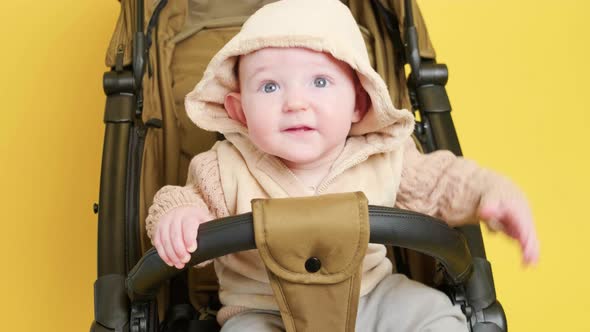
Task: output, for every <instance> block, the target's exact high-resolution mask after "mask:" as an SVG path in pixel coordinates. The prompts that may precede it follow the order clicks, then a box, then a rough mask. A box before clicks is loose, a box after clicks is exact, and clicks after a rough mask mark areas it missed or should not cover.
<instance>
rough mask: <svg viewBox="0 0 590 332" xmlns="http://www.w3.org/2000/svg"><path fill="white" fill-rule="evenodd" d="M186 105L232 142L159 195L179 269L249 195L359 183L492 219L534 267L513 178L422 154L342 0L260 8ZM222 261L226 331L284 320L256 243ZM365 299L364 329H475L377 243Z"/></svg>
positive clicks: (416, 203)
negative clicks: (206, 227)
mask: <svg viewBox="0 0 590 332" xmlns="http://www.w3.org/2000/svg"><path fill="white" fill-rule="evenodd" d="M186 106H187V112H188V114H189V116H190V118H191V119H192V120H193V121H194V122H195V123H196V124H197V125H198V126H200V127H201V128H204V129H206V130H211V131H218V132H221V133H223V134H224V135H225V137H226V139H227V140H226V141H222V142H218V143H217V144H216V145H215V146H214V147H213V148H212V149H211V150H209V151H207V152H204V153H201V154H199V155H197V156H196V157H194V158H193V160H192V162H191V165H190V167H189V174H188V180H187V184H186V186H184V187H174V186H167V187H164V188H162V189H161V190H160V191H159V192H158V193H157V194H156V196H155V198H154V204H153V205H152V207H151V208H150V213H149V216H148V218H147V221H146V224H147V229H148V235H149V236H150V238H151V239H152V243H153V245H154V246H155V248H156V249H157V251H158V254H159V255H160V257H161V258H162V259H163V260H164V261H165V262H166V263H167V264H168V265H170V266H176V267H177V268H183V267H184V265H185V263H187V262H188V261H189V258H190V253H191V252H194V251H195V250H197V243H196V236H197V232H198V229H199V225H200V224H201V223H204V222H207V221H210V220H212V219H215V218H221V217H224V216H228V215H233V214H239V213H245V212H249V211H250V209H251V207H250V201H251V200H252V199H254V198H282V197H300V196H311V195H320V194H327V193H336V192H352V191H363V192H364V193H365V195H366V196H367V198H368V199H369V203H370V204H374V205H383V206H396V207H400V208H404V209H410V210H414V211H418V212H422V213H427V214H430V215H433V216H436V217H439V218H442V219H444V220H445V221H447V222H448V223H449V225H451V226H459V225H464V224H467V223H475V222H478V221H477V220H479V219H481V220H484V222H485V223H486V225H488V226H489V227H490V228H492V229H494V230H501V231H503V232H505V233H506V234H508V235H509V236H511V237H513V238H514V239H516V240H517V241H518V242H519V243H520V246H521V248H522V252H523V260H524V262H525V263H533V262H535V261H536V260H537V257H538V254H539V248H538V247H539V245H538V241H537V238H536V235H535V230H534V226H533V223H532V217H531V212H530V210H529V208H528V205H527V202H526V199H525V198H524V196H523V194H522V193H521V192H520V191H519V190H518V189H517V188H516V187H515V186H514V185H512V184H511V182H509V181H508V180H506V179H505V178H503V177H501V176H499V175H497V174H495V173H493V172H490V171H488V170H485V169H481V168H479V167H477V166H476V165H475V164H474V163H472V162H470V161H467V160H465V159H462V158H457V157H455V156H454V155H452V154H451V153H450V152H448V151H439V152H435V153H431V154H427V155H422V154H420V153H419V152H418V151H417V149H416V147H415V145H414V142H413V140H412V138H411V137H410V135H411V133H412V131H413V126H414V119H413V116H412V114H411V113H410V112H408V111H406V110H399V109H395V108H394V106H393V105H392V102H391V98H390V96H389V95H388V91H387V88H386V86H385V83H384V82H383V80H382V79H381V78H380V77H379V75H378V74H377V73H376V72H375V71H374V70H373V69H372V68H371V66H370V63H369V58H368V55H367V53H366V48H365V45H364V42H363V39H362V36H361V34H360V31H359V29H358V27H357V25H356V23H355V21H354V18H353V17H352V15H351V14H350V12H349V10H348V8H347V7H346V6H344V5H342V4H341V3H340V1H338V0H283V1H279V2H275V3H272V4H270V5H267V6H265V7H263V8H261V9H260V10H259V11H257V12H256V13H255V14H254V15H253V16H252V17H251V18H250V19H249V20H248V21H247V22H246V23H245V24H244V26H243V28H242V30H241V31H240V33H239V34H238V35H236V37H234V38H233V39H232V40H231V41H230V42H229V43H228V44H226V45H225V46H224V48H223V49H222V50H220V51H219V52H218V53H217V55H216V56H215V57H214V58H213V59H212V60H211V62H210V64H209V66H208V67H207V70H206V71H205V73H204V76H203V79H202V80H201V82H199V84H198V85H197V86H196V87H195V89H194V90H193V91H192V92H191V93H189V94H188V95H187V98H186ZM215 270H216V273H217V276H218V278H219V283H220V294H219V295H220V300H221V302H222V304H223V307H222V309H221V310H220V312H219V314H218V321H219V322H220V324H222V331H282V330H284V326H283V324H282V321H281V316H280V313H279V312H278V307H277V305H276V302H275V301H274V298H273V295H272V290H271V288H270V285H269V281H268V276H267V274H266V271H265V268H264V265H263V263H262V261H261V259H260V257H259V256H258V253H257V251H256V250H251V251H246V252H240V253H235V254H231V255H227V256H224V257H220V258H218V259H216V260H215ZM360 296H361V297H360V300H359V311H358V315H357V322H356V327H357V330H358V331H379V330H388V329H391V327H393V326H395V328H396V331H398V330H399V331H414V330H419V331H422V330H428V331H466V330H467V325H466V322H465V317H464V316H463V314H462V313H461V310H460V309H459V308H458V307H457V306H453V305H452V303H451V302H450V300H449V299H448V298H447V297H446V295H444V294H443V293H441V292H439V291H437V290H434V289H431V288H429V287H427V286H424V285H422V284H420V283H417V282H414V281H412V280H408V279H407V278H406V277H405V276H403V275H400V274H392V266H391V262H390V261H389V260H388V259H387V258H386V257H385V248H384V246H382V245H376V244H370V245H369V247H368V249H367V253H366V256H365V259H364V261H363V265H362V282H361V290H360ZM385 313H386V314H385Z"/></svg>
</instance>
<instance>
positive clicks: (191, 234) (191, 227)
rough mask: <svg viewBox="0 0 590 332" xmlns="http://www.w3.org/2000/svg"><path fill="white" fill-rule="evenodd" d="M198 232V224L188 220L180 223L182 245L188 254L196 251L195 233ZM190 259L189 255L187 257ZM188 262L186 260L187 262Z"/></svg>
mask: <svg viewBox="0 0 590 332" xmlns="http://www.w3.org/2000/svg"><path fill="white" fill-rule="evenodd" d="M198 231H199V223H198V222H196V221H192V220H189V219H186V220H184V222H183V223H182V234H183V240H184V245H185V247H186V249H187V250H188V251H189V252H194V251H195V250H197V233H198ZM189 259H190V255H189ZM187 261H188V260H187Z"/></svg>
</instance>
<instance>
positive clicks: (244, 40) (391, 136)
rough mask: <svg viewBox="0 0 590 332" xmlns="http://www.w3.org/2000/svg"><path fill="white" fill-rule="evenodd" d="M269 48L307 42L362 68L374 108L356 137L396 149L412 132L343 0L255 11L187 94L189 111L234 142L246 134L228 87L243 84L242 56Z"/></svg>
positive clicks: (307, 0) (284, 3)
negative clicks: (228, 102) (238, 69)
mask: <svg viewBox="0 0 590 332" xmlns="http://www.w3.org/2000/svg"><path fill="white" fill-rule="evenodd" d="M265 47H304V48H308V49H311V50H315V51H319V52H327V53H330V54H331V55H332V56H334V57H335V58H337V59H339V60H342V61H344V62H346V63H348V64H349V65H350V66H351V67H352V68H353V69H354V70H355V71H356V72H357V74H358V77H359V80H360V82H361V85H362V86H363V88H364V89H365V90H366V91H367V93H368V95H369V97H370V98H371V107H370V109H369V110H368V112H367V114H365V116H364V118H363V119H362V120H361V121H360V122H358V123H355V124H353V126H352V128H351V131H350V135H351V136H363V135H364V136H365V139H366V140H364V141H366V142H370V143H371V144H375V143H377V142H379V143H381V144H379V145H381V146H384V145H386V146H388V148H387V149H386V150H390V149H392V150H394V149H397V148H398V147H399V146H400V145H401V144H402V142H404V141H405V140H406V139H407V138H408V137H409V136H410V135H411V133H412V130H413V128H414V118H413V116H412V114H411V113H410V112H408V111H407V110H399V109H396V108H395V107H394V106H393V104H392V102H391V99H390V97H389V94H388V91H387V88H386V86H385V82H384V81H383V80H382V79H381V77H380V76H379V74H377V72H375V70H373V68H372V67H371V65H370V63H369V57H368V55H367V50H366V47H365V44H364V40H363V37H362V35H361V32H360V30H359V28H358V26H357V24H356V22H355V20H354V18H353V16H352V14H351V13H350V11H349V9H348V7H346V6H345V5H344V4H342V3H341V2H340V1H339V0H281V1H277V2H274V3H271V4H268V5H266V6H264V7H262V8H261V9H260V10H258V11H257V12H256V13H255V14H253V15H252V16H251V17H250V18H249V19H248V21H246V23H244V25H243V27H242V30H241V31H240V32H239V33H238V34H237V35H236V36H235V37H234V38H233V39H232V40H230V41H229V42H228V43H227V44H226V45H225V46H224V47H223V48H222V49H221V50H220V51H219V52H218V53H217V54H216V55H215V56H214V57H213V59H212V60H211V62H210V63H209V65H208V67H207V69H206V70H205V73H204V75H203V78H202V80H201V81H200V82H199V83H198V84H197V86H196V87H195V88H194V90H193V91H191V92H190V93H189V94H188V95H187V96H186V100H185V103H186V110H187V113H188V116H189V117H190V119H191V120H192V121H193V122H194V123H195V124H197V126H199V127H201V128H203V129H205V130H209V131H218V132H221V133H223V134H225V136H226V137H227V138H228V139H229V140H230V141H234V139H237V137H236V136H246V137H247V135H248V130H247V128H246V127H244V126H243V125H242V124H240V123H239V122H237V121H235V120H232V119H231V118H229V116H228V114H227V112H226V111H225V108H224V106H223V103H224V98H225V96H226V95H227V94H228V93H229V92H232V91H238V89H239V85H238V80H237V77H236V75H235V73H234V67H235V65H236V61H237V59H238V56H239V55H243V54H247V53H251V52H253V51H256V50H259V49H261V48H265ZM232 134H238V135H232ZM232 138H233V139H232ZM382 144H383V145H382ZM378 150H381V151H375V152H382V151H383V149H378Z"/></svg>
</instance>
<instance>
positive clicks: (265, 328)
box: [221, 309, 285, 332]
mask: <svg viewBox="0 0 590 332" xmlns="http://www.w3.org/2000/svg"><path fill="white" fill-rule="evenodd" d="M234 331H237V332H242V331H243V332H250V331H252V332H284V331H285V326H284V325H283V320H282V319H281V314H280V313H279V312H278V311H272V310H256V309H252V310H247V311H244V312H241V313H239V314H237V315H235V316H234V317H232V318H230V319H228V320H227V322H225V324H223V326H222V327H221V332H234Z"/></svg>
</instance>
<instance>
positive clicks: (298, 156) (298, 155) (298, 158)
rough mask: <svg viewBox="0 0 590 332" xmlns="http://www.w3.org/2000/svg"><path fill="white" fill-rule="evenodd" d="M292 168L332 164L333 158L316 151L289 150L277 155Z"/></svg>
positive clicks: (312, 167) (311, 167) (321, 166)
mask: <svg viewBox="0 0 590 332" xmlns="http://www.w3.org/2000/svg"><path fill="white" fill-rule="evenodd" d="M276 156H277V157H279V159H281V160H282V161H283V163H284V164H285V165H286V166H287V167H289V168H290V169H308V170H309V169H314V168H324V167H325V166H326V165H327V164H329V165H331V164H332V162H333V160H332V158H329V157H328V156H326V155H323V154H321V153H319V152H316V151H301V150H299V151H289V152H288V153H282V154H278V155H276Z"/></svg>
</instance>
